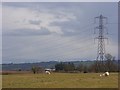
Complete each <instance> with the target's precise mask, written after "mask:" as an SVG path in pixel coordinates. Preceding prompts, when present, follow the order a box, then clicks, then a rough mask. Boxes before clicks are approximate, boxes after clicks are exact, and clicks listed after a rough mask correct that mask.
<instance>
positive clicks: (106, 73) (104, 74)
mask: <svg viewBox="0 0 120 90" xmlns="http://www.w3.org/2000/svg"><path fill="white" fill-rule="evenodd" d="M109 75H110V74H109V72H105V73H103V74H100V77H102V76H109Z"/></svg>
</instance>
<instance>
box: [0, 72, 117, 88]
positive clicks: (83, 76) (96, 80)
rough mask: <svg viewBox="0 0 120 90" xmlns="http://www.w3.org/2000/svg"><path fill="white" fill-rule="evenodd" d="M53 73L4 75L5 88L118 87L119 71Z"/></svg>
mask: <svg viewBox="0 0 120 90" xmlns="http://www.w3.org/2000/svg"><path fill="white" fill-rule="evenodd" d="M99 75H100V73H52V74H50V75H48V74H35V75H34V74H11V75H3V76H2V77H3V78H2V80H3V82H2V87H3V88H118V73H110V76H108V77H100V76H99Z"/></svg>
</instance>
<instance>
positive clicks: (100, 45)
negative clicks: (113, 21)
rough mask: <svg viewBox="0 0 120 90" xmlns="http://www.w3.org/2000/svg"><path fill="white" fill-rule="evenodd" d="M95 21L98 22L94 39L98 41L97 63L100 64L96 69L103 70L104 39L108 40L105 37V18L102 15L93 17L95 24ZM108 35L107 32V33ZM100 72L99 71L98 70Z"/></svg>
mask: <svg viewBox="0 0 120 90" xmlns="http://www.w3.org/2000/svg"><path fill="white" fill-rule="evenodd" d="M96 20H98V22H99V26H97V27H95V29H98V31H99V32H98V34H99V35H98V37H96V38H95V39H98V51H97V58H96V60H97V62H99V64H101V65H100V66H98V69H100V67H101V68H104V70H105V65H104V60H105V39H107V40H108V38H106V37H105V28H106V27H105V25H104V24H105V20H106V23H107V17H104V16H103V15H100V16H98V17H95V22H96ZM107 33H108V32H107ZM99 71H101V70H99Z"/></svg>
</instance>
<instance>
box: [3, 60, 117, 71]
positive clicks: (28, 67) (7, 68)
mask: <svg viewBox="0 0 120 90" xmlns="http://www.w3.org/2000/svg"><path fill="white" fill-rule="evenodd" d="M70 62H73V63H74V65H75V66H78V65H79V64H83V65H86V66H89V65H91V64H93V63H94V61H70ZM115 62H116V63H117V61H115ZM57 63H59V62H58V61H49V62H37V63H20V64H13V63H10V64H2V70H3V71H13V70H22V71H26V70H31V68H32V67H33V66H39V67H43V68H55V67H54V66H55V64H57ZM64 63H67V62H64Z"/></svg>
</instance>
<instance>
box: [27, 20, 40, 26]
mask: <svg viewBox="0 0 120 90" xmlns="http://www.w3.org/2000/svg"><path fill="white" fill-rule="evenodd" d="M29 23H30V24H33V25H40V23H41V21H40V20H29Z"/></svg>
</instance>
